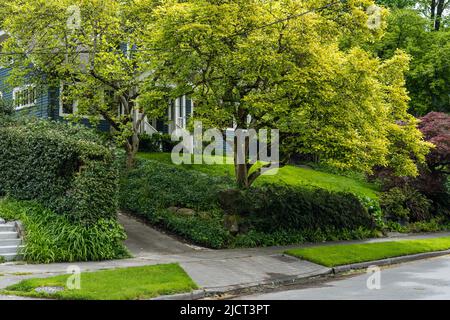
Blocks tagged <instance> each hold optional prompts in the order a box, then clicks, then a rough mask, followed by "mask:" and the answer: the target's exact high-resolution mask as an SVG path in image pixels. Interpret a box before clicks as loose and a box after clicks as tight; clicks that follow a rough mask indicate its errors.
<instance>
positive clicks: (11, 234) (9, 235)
mask: <svg viewBox="0 0 450 320" xmlns="http://www.w3.org/2000/svg"><path fill="white" fill-rule="evenodd" d="M18 237H19V235H18V234H17V232H15V231H5V232H0V240H1V239H17V238H18Z"/></svg>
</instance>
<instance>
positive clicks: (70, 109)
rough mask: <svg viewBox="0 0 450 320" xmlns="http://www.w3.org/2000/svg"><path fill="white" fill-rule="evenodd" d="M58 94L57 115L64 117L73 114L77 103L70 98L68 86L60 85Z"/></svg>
mask: <svg viewBox="0 0 450 320" xmlns="http://www.w3.org/2000/svg"><path fill="white" fill-rule="evenodd" d="M59 92H60V94H59V115H60V116H65V115H69V114H73V113H75V111H76V109H77V101H75V100H74V99H73V98H72V97H70V94H69V88H68V85H64V84H62V83H61V87H60V91H59Z"/></svg>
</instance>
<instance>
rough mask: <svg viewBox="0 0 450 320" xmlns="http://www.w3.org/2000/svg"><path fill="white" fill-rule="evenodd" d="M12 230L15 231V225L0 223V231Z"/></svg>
mask: <svg viewBox="0 0 450 320" xmlns="http://www.w3.org/2000/svg"><path fill="white" fill-rule="evenodd" d="M13 231H16V225H14V224H0V232H13Z"/></svg>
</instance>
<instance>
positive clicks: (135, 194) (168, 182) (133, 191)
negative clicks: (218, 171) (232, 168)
mask: <svg viewBox="0 0 450 320" xmlns="http://www.w3.org/2000/svg"><path fill="white" fill-rule="evenodd" d="M231 183H232V182H231V180H229V179H228V178H222V177H211V176H208V175H206V174H204V173H200V172H197V171H193V170H186V169H183V168H182V167H175V166H173V165H168V164H164V163H161V162H158V161H151V160H139V161H137V163H136V166H135V168H134V169H131V170H129V171H126V172H125V175H124V176H123V177H122V179H121V188H120V197H119V201H120V205H121V208H122V209H126V210H130V211H134V212H140V213H143V214H144V215H146V216H152V215H155V214H156V213H157V211H158V210H159V209H166V208H169V207H183V208H191V209H194V210H197V211H202V210H210V209H214V208H217V207H218V203H217V193H218V191H219V190H221V189H223V188H226V187H227V186H228V185H229V184H231Z"/></svg>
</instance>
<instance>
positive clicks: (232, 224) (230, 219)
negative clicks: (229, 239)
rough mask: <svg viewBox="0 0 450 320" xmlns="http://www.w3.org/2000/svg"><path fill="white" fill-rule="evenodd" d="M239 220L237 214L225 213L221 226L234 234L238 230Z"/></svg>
mask: <svg viewBox="0 0 450 320" xmlns="http://www.w3.org/2000/svg"><path fill="white" fill-rule="evenodd" d="M239 220H240V217H239V216H237V215H226V216H224V218H223V226H224V227H225V229H227V230H228V231H230V232H231V233H233V234H236V233H238V232H239Z"/></svg>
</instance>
